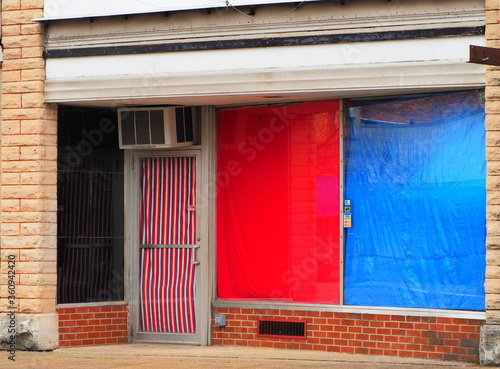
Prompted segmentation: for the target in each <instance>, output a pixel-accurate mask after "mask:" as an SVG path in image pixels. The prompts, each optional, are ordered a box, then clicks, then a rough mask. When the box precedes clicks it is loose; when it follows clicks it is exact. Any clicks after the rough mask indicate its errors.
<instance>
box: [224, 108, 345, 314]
mask: <svg viewBox="0 0 500 369" xmlns="http://www.w3.org/2000/svg"><path fill="white" fill-rule="evenodd" d="M339 111H340V110H339V101H337V100H334V101H320V102H307V103H302V104H295V105H287V106H281V107H265V108H236V109H223V110H220V111H219V112H218V138H217V145H218V146H217V271H218V298H219V299H227V300H280V301H287V302H304V303H329V304H336V303H338V302H339V296H340V294H339V273H340V271H339V267H340V262H339V260H340V259H339V254H340V253H339V245H340V234H339V232H340V223H339V221H340V219H339V214H340V212H339V210H340V204H339V140H340V139H339V127H340V125H339V121H340V120H339Z"/></svg>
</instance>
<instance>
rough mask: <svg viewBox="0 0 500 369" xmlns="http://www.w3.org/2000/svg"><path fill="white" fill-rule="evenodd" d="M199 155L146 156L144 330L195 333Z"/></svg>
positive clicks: (143, 173) (142, 263)
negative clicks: (154, 246) (151, 246)
mask: <svg viewBox="0 0 500 369" xmlns="http://www.w3.org/2000/svg"><path fill="white" fill-rule="evenodd" d="M195 174H196V159H195V158H190V157H158V158H145V159H142V160H141V186H140V189H141V193H140V195H141V206H140V235H139V237H140V242H141V244H142V245H171V246H170V247H161V248H149V247H143V248H142V249H141V259H140V278H141V280H140V286H141V289H140V323H141V324H140V329H141V330H142V331H145V332H163V333H194V332H195V268H194V265H193V262H192V259H193V252H194V251H193V249H192V248H187V247H175V246H176V245H194V244H195V242H196V241H195V237H196V211H195V210H196V175H195Z"/></svg>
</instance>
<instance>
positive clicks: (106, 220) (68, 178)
mask: <svg viewBox="0 0 500 369" xmlns="http://www.w3.org/2000/svg"><path fill="white" fill-rule="evenodd" d="M123 191H124V188H123V151H122V150H120V149H119V148H118V125H117V119H116V112H114V111H113V110H111V109H97V108H80V107H64V106H61V107H59V121H58V227H57V228H58V231H57V237H58V244H57V268H58V293H57V299H58V303H60V304H64V303H84V302H98V301H120V300H123V299H124V282H123V267H124V237H123V212H124V210H123V196H124V193H123Z"/></svg>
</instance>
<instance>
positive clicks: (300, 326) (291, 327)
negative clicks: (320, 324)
mask: <svg viewBox="0 0 500 369" xmlns="http://www.w3.org/2000/svg"><path fill="white" fill-rule="evenodd" d="M259 336H272V337H287V338H303V339H304V338H306V322H305V321H302V320H295V321H293V320H259Z"/></svg>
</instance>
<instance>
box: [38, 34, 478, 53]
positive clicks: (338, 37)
mask: <svg viewBox="0 0 500 369" xmlns="http://www.w3.org/2000/svg"><path fill="white" fill-rule="evenodd" d="M484 31H485V27H484V26H474V27H454V28H435V29H419V30H407V31H384V32H366V33H364V32H358V33H347V34H331V35H321V36H296V37H271V38H256V39H244V40H219V41H199V42H196V41H195V42H175V43H172V42H170V43H163V44H147V45H123V46H101V47H83V48H64V49H51V50H45V51H44V57H45V58H69V57H81V56H104V55H130V54H149V53H168V52H179V51H202V50H225V49H248V48H259V47H275V46H302V45H322V44H336V43H353V42H369V41H394V40H416V39H426V38H439V37H457V36H478V35H484Z"/></svg>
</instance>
